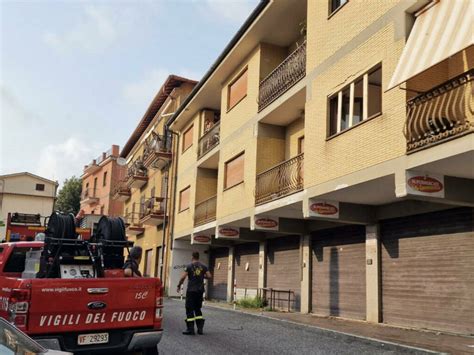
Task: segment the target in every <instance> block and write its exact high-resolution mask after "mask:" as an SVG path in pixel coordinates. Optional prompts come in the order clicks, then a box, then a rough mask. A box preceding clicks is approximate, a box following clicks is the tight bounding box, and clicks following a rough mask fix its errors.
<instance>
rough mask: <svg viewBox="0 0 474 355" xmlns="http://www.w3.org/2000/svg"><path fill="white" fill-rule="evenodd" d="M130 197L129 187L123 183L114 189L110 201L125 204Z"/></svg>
mask: <svg viewBox="0 0 474 355" xmlns="http://www.w3.org/2000/svg"><path fill="white" fill-rule="evenodd" d="M130 196H132V192H131V190H130V187H128V186H127V185H126V184H125V183H123V182H120V183H119V184H118V185H117V186H116V187H115V189H114V191H113V193H112V199H114V200H117V201H121V202H125V201H127V200H128V199H129V198H130Z"/></svg>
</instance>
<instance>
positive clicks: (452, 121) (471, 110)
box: [403, 70, 474, 153]
mask: <svg viewBox="0 0 474 355" xmlns="http://www.w3.org/2000/svg"><path fill="white" fill-rule="evenodd" d="M473 77H474V70H470V71H468V72H466V73H464V74H463V75H460V76H458V77H457V78H454V79H452V80H450V81H447V82H445V83H443V84H442V85H440V86H438V87H436V88H434V89H432V90H430V91H429V92H426V93H423V94H421V95H418V96H417V97H415V98H414V99H412V100H410V101H408V102H407V120H406V122H405V128H404V132H403V133H404V134H405V137H406V140H407V153H412V152H414V151H417V150H420V149H424V148H428V147H430V146H432V145H435V144H439V143H442V142H444V141H447V140H450V139H453V138H456V137H460V136H462V135H465V134H468V133H472V132H473V131H474V118H473V116H474V101H473V94H472V93H473V87H472V82H473Z"/></svg>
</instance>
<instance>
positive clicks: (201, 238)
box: [191, 234, 212, 245]
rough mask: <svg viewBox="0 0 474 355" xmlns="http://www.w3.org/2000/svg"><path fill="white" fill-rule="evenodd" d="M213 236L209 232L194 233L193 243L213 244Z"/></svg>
mask: <svg viewBox="0 0 474 355" xmlns="http://www.w3.org/2000/svg"><path fill="white" fill-rule="evenodd" d="M211 240H212V237H211V236H210V235H208V234H193V235H192V238H191V244H208V245H209V244H211Z"/></svg>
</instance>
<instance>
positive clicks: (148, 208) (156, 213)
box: [139, 197, 165, 226]
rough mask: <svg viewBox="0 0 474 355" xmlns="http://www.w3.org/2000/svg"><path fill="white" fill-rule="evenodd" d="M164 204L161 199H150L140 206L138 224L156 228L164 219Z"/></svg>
mask: <svg viewBox="0 0 474 355" xmlns="http://www.w3.org/2000/svg"><path fill="white" fill-rule="evenodd" d="M164 204H165V202H164V198H162V197H151V198H149V199H147V200H145V201H144V202H143V204H142V205H141V206H140V213H139V215H140V223H142V224H144V225H151V226H157V225H159V224H161V223H163V220H164V218H165V205H164Z"/></svg>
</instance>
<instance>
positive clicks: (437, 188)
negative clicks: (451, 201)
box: [407, 171, 444, 197]
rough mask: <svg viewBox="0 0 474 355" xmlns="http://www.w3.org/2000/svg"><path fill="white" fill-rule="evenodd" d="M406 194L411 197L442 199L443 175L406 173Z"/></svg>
mask: <svg viewBox="0 0 474 355" xmlns="http://www.w3.org/2000/svg"><path fill="white" fill-rule="evenodd" d="M407 192H408V193H409V194H412V195H421V196H434V197H444V175H435V174H422V173H418V172H415V171H407Z"/></svg>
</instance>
